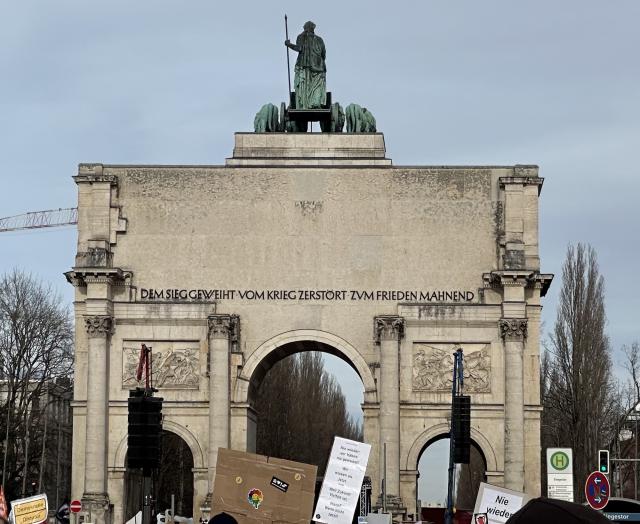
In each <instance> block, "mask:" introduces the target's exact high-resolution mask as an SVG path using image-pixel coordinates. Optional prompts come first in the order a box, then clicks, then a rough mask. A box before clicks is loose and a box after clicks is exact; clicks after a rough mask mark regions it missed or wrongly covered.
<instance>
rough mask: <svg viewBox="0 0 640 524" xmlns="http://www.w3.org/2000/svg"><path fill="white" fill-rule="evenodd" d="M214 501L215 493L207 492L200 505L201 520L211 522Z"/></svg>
mask: <svg viewBox="0 0 640 524" xmlns="http://www.w3.org/2000/svg"><path fill="white" fill-rule="evenodd" d="M212 501H213V493H211V492H209V493H207V496H206V497H205V498H204V500H203V501H202V505H201V506H200V522H209V519H210V518H211V516H212V515H211V502H212Z"/></svg>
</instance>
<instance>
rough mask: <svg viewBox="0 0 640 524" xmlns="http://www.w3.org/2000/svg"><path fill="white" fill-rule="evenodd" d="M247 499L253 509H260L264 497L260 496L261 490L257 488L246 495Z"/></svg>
mask: <svg viewBox="0 0 640 524" xmlns="http://www.w3.org/2000/svg"><path fill="white" fill-rule="evenodd" d="M247 499H248V500H249V504H251V505H252V506H253V507H254V509H258V508H259V507H260V504H262V501H263V500H264V495H263V494H262V490H259V489H258V488H253V489H252V490H251V491H249V494H248V495H247Z"/></svg>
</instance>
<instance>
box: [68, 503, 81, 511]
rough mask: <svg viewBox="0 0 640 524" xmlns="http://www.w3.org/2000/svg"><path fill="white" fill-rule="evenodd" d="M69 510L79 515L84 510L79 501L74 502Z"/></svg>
mask: <svg viewBox="0 0 640 524" xmlns="http://www.w3.org/2000/svg"><path fill="white" fill-rule="evenodd" d="M69 509H70V510H71V511H73V512H74V513H79V512H80V511H81V510H82V503H81V502H80V501H79V500H72V501H71V504H69Z"/></svg>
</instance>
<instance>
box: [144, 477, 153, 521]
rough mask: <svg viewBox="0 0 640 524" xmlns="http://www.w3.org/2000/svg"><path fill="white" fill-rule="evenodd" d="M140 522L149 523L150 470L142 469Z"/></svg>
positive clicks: (150, 500) (150, 499) (151, 496)
mask: <svg viewBox="0 0 640 524" xmlns="http://www.w3.org/2000/svg"><path fill="white" fill-rule="evenodd" d="M142 497H143V499H142V524H151V505H152V498H153V494H152V493H151V470H147V469H146V468H145V469H144V470H143V476H142Z"/></svg>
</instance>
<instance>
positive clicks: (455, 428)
mask: <svg viewBox="0 0 640 524" xmlns="http://www.w3.org/2000/svg"><path fill="white" fill-rule="evenodd" d="M451 433H452V434H453V462H454V463H456V464H469V453H470V447H471V397H470V396H469V395H457V396H455V397H453V418H452V421H451Z"/></svg>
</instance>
